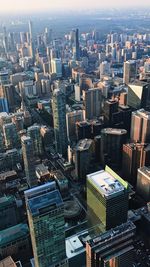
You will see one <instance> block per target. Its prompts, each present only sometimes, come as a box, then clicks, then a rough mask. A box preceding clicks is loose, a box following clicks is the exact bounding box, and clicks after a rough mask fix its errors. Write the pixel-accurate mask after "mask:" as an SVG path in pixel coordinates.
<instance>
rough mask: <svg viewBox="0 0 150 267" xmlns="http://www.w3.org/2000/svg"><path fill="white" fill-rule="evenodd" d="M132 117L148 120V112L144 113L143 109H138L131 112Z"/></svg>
mask: <svg viewBox="0 0 150 267" xmlns="http://www.w3.org/2000/svg"><path fill="white" fill-rule="evenodd" d="M132 115H137V116H139V117H143V118H147V119H150V112H149V111H146V110H145V109H139V110H136V111H134V112H132Z"/></svg>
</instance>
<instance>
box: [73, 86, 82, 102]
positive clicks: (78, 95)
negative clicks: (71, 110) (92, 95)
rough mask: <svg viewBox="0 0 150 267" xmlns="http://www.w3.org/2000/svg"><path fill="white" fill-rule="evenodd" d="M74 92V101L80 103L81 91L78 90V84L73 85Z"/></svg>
mask: <svg viewBox="0 0 150 267" xmlns="http://www.w3.org/2000/svg"><path fill="white" fill-rule="evenodd" d="M74 90H75V100H76V101H79V102H80V101H81V89H80V86H79V85H78V84H75V86H74Z"/></svg>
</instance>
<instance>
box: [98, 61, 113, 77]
mask: <svg viewBox="0 0 150 267" xmlns="http://www.w3.org/2000/svg"><path fill="white" fill-rule="evenodd" d="M110 74H111V71H110V63H109V62H107V61H103V62H102V63H101V64H100V78H103V77H104V76H107V75H108V76H109V75H110Z"/></svg>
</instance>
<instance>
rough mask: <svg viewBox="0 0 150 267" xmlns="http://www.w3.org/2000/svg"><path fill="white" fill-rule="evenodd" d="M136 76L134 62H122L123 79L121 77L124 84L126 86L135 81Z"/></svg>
mask: <svg viewBox="0 0 150 267" xmlns="http://www.w3.org/2000/svg"><path fill="white" fill-rule="evenodd" d="M136 75H137V66H136V61H135V60H128V61H126V62H124V77H123V81H124V83H125V84H128V83H129V82H131V81H132V80H135V79H136Z"/></svg>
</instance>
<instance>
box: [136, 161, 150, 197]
mask: <svg viewBox="0 0 150 267" xmlns="http://www.w3.org/2000/svg"><path fill="white" fill-rule="evenodd" d="M136 190H137V193H138V194H139V195H140V196H141V197H142V198H143V199H144V200H145V201H146V202H150V167H145V166H144V167H142V168H140V169H138V174H137V185H136Z"/></svg>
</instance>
